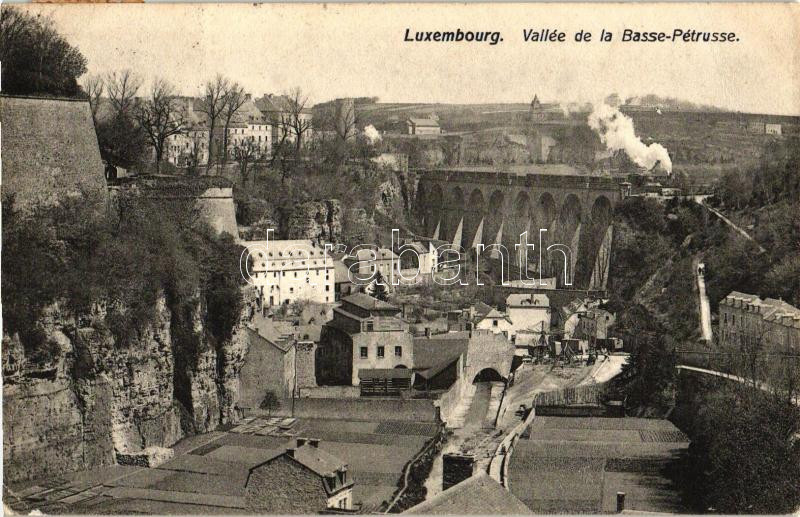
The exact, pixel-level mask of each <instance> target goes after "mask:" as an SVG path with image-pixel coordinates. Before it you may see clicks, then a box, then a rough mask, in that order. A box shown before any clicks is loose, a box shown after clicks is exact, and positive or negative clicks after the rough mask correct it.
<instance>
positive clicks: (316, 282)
mask: <svg viewBox="0 0 800 517" xmlns="http://www.w3.org/2000/svg"><path fill="white" fill-rule="evenodd" d="M243 244H244V245H245V246H246V247H247V248H248V251H249V253H250V258H251V260H252V270H251V274H250V280H251V281H252V282H253V284H254V285H255V287H256V288H257V289H258V292H259V296H260V298H261V303H262V307H273V306H278V305H282V304H284V305H285V304H290V303H292V302H294V301H298V300H310V301H313V302H318V303H332V302H333V301H334V280H335V279H334V269H333V258H332V257H330V256H329V255H328V254H327V253H326V251H325V250H324V249H322V248H320V247H317V246H314V244H313V243H312V242H311V241H310V240H285V241H272V240H271V241H249V242H245V243H243Z"/></svg>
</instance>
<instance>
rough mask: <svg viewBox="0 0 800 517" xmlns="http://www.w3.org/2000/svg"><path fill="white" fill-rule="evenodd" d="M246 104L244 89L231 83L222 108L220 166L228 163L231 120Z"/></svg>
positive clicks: (237, 84)
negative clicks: (222, 126)
mask: <svg viewBox="0 0 800 517" xmlns="http://www.w3.org/2000/svg"><path fill="white" fill-rule="evenodd" d="M245 102H247V94H246V93H245V92H244V88H242V87H241V86H239V83H232V84H231V85H230V86H229V87H228V91H227V92H226V93H225V98H224V103H223V107H222V118H223V120H224V121H225V127H224V131H223V133H222V165H223V167H224V166H225V164H226V163H228V130H229V128H230V125H231V120H232V119H233V116H234V115H236V112H237V111H239V108H241V107H242V106H244V103H245Z"/></svg>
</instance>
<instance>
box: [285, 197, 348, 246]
mask: <svg viewBox="0 0 800 517" xmlns="http://www.w3.org/2000/svg"><path fill="white" fill-rule="evenodd" d="M283 233H284V234H285V235H286V238H287V239H310V240H312V241H314V242H330V243H336V242H340V241H341V233H342V207H341V204H340V203H339V200H337V199H327V200H323V201H307V202H305V203H300V204H299V205H297V206H296V207H295V208H294V210H292V212H291V213H290V214H289V216H288V218H287V220H286V228H285V229H284V232H283Z"/></svg>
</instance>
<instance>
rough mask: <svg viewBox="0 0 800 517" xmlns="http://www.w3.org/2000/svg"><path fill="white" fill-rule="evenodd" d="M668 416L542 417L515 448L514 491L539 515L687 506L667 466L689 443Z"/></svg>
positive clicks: (664, 509) (669, 509) (665, 509)
mask: <svg viewBox="0 0 800 517" xmlns="http://www.w3.org/2000/svg"><path fill="white" fill-rule="evenodd" d="M688 442H689V440H688V438H687V437H686V435H684V434H683V433H682V432H680V431H679V430H678V429H677V428H675V426H673V425H672V424H671V423H670V422H668V421H666V420H650V419H643V418H582V417H576V418H572V417H544V416H540V417H536V418H535V419H534V421H533V423H532V424H531V426H530V428H529V429H528V430H526V432H525V433H524V434H523V435H522V439H521V440H519V441H518V442H517V444H516V446H515V447H514V453H513V456H512V457H511V464H510V468H509V477H510V486H511V491H512V493H514V495H516V496H517V497H519V498H520V499H521V500H522V501H523V502H524V503H525V504H526V505H527V506H528V507H529V508H530V509H531V510H533V511H534V512H536V513H608V512H614V511H615V510H616V494H617V492H625V494H626V498H625V508H626V509H630V510H640V511H650V512H677V511H681V510H682V509H683V508H682V506H681V503H680V499H679V496H678V494H677V493H676V492H675V491H674V489H673V487H672V486H671V482H670V480H669V478H668V473H667V470H668V469H669V467H670V463H671V462H672V461H673V460H675V459H677V458H678V457H679V455H680V454H681V453H682V452H683V451H685V449H686V448H687V447H688V445H689V443H688Z"/></svg>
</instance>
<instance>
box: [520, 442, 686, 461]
mask: <svg viewBox="0 0 800 517" xmlns="http://www.w3.org/2000/svg"><path fill="white" fill-rule="evenodd" d="M523 444H524V445H523ZM520 446H526V447H527V446H529V447H531V450H532V451H535V454H536V455H539V456H566V457H572V458H581V457H588V456H591V457H597V458H635V457H638V456H648V455H653V454H656V455H662V454H664V455H669V454H672V453H677V452H680V451H681V450H683V449H685V447H686V446H685V444H679V443H660V442H653V443H643V442H640V443H603V444H593V443H591V442H576V441H566V440H562V441H546V442H545V441H541V442H540V441H535V440H528V441H526V440H520V441H519V442H517V445H516V446H515V449H514V450H515V453H514V454H515V455H516V448H517V447H520Z"/></svg>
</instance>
